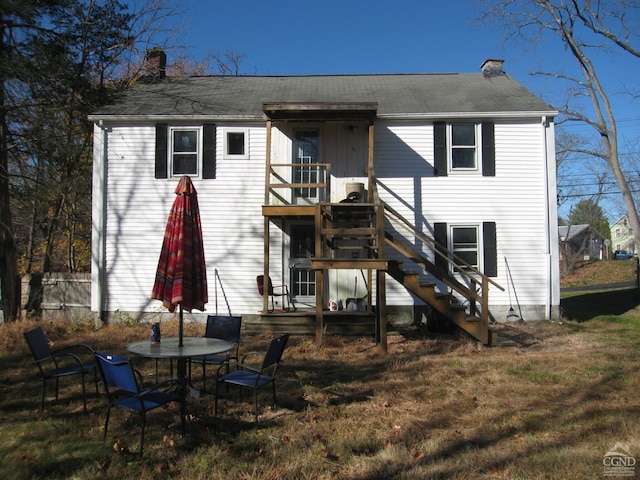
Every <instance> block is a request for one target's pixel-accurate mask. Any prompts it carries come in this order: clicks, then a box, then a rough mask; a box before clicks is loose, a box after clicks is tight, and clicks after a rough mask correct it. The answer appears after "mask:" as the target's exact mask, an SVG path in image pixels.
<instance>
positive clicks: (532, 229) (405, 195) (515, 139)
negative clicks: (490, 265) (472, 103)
mask: <svg viewBox="0 0 640 480" xmlns="http://www.w3.org/2000/svg"><path fill="white" fill-rule="evenodd" d="M375 139H376V146H375V148H376V174H377V177H378V180H379V182H380V183H381V184H383V185H384V186H385V188H384V189H380V188H379V189H378V191H379V193H380V196H381V198H382V199H383V200H384V201H385V202H387V203H388V204H389V205H391V206H392V207H393V208H394V209H396V210H398V211H399V212H400V213H402V214H403V215H404V216H405V218H406V219H407V220H409V221H411V222H412V223H413V224H415V225H417V226H418V228H420V229H422V231H424V232H425V234H426V235H429V236H433V225H434V224H435V223H437V222H444V223H446V224H447V225H462V224H479V223H481V222H483V221H491V222H496V230H497V232H496V235H497V239H496V240H497V258H498V276H497V277H496V278H495V280H496V281H497V282H498V283H499V284H500V285H502V286H503V287H505V291H504V292H502V291H500V290H499V289H497V288H492V289H491V290H490V299H491V302H492V303H497V304H501V303H502V304H508V297H507V290H506V286H507V276H506V273H505V268H504V257H507V258H508V261H509V266H510V267H511V272H512V275H513V278H514V283H515V285H516V288H517V291H518V297H519V300H520V301H521V302H522V303H523V304H532V305H544V303H545V295H546V289H545V288H540V285H541V284H543V285H546V284H548V283H549V282H550V281H551V280H550V279H549V278H547V277H546V273H547V271H548V266H547V264H546V263H545V259H546V256H545V255H546V252H547V239H548V237H547V235H548V234H547V227H546V217H545V208H544V205H545V204H546V199H545V191H546V190H545V176H546V171H545V164H544V161H543V148H544V146H543V138H542V127H541V125H540V122H539V120H538V121H534V120H531V121H519V122H515V121H510V122H508V123H507V122H506V121H505V122H496V123H495V162H496V166H495V169H496V175H495V176H492V177H482V176H476V175H473V176H468V175H450V176H447V177H435V176H433V126H432V125H430V124H427V125H422V124H417V123H415V124H414V123H409V122H407V123H404V124H392V123H390V122H389V123H387V124H381V123H377V124H376V137H375ZM391 192H392V193H391ZM416 209H417V210H416ZM407 238H409V237H408V236H407ZM409 241H410V242H411V243H415V242H414V241H413V240H412V239H411V240H409ZM426 253H427V257H428V258H430V259H431V260H432V261H433V260H434V257H433V254H432V252H426ZM386 254H387V256H389V257H392V258H393V257H394V255H393V250H392V249H391V248H390V247H387V249H386ZM426 279H427V276H426V275H425V280H426ZM430 280H431V281H432V280H433V279H430ZM439 288H441V289H442V290H443V291H446V290H447V289H446V286H444V285H439ZM407 301H411V296H410V295H409V294H408V293H407V292H406V290H405V289H404V288H403V287H401V286H400V285H399V284H397V283H395V282H393V283H391V284H390V285H389V286H388V288H387V303H388V304H390V305H403V304H406V303H407Z"/></svg>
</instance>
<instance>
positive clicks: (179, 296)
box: [151, 176, 209, 346]
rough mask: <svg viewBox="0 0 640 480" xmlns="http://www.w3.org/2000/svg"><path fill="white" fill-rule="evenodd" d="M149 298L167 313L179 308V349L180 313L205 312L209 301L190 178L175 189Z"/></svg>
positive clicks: (180, 337) (181, 321)
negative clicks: (160, 302) (195, 310)
mask: <svg viewBox="0 0 640 480" xmlns="http://www.w3.org/2000/svg"><path fill="white" fill-rule="evenodd" d="M175 192H176V195H177V196H176V199H175V201H174V202H173V206H172V207H171V211H170V212H169V219H168V221H167V228H166V230H165V233H164V241H163V243H162V251H161V252H160V260H159V261H158V269H157V271H156V281H155V283H154V284H153V291H152V293H151V298H153V299H155V300H162V304H163V305H164V306H165V307H167V308H168V309H169V311H170V312H174V311H175V310H176V306H178V305H179V306H180V323H179V345H180V346H182V344H183V343H182V331H183V325H184V321H183V317H182V315H183V310H186V311H188V312H190V311H191V310H192V309H194V308H195V309H197V310H204V305H205V304H206V303H207V302H208V301H209V297H208V293H207V269H206V265H205V261H204V245H203V243H202V227H201V225H200V210H199V208H198V195H197V193H196V189H195V187H194V186H193V183H192V182H191V178H190V177H187V176H185V177H182V178H181V179H180V182H179V183H178V186H177V187H176V190H175Z"/></svg>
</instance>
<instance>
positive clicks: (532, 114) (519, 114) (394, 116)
mask: <svg viewBox="0 0 640 480" xmlns="http://www.w3.org/2000/svg"><path fill="white" fill-rule="evenodd" d="M556 115H558V111H556V110H539V111H523V110H519V111H511V112H438V113H378V118H383V119H389V120H413V119H416V120H428V119H452V118H542V117H547V119H549V117H555V116H556Z"/></svg>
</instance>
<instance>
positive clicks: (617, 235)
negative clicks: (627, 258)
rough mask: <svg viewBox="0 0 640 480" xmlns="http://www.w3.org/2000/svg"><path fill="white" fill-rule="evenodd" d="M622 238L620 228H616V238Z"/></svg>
mask: <svg viewBox="0 0 640 480" xmlns="http://www.w3.org/2000/svg"><path fill="white" fill-rule="evenodd" d="M621 236H622V232H621V231H620V229H619V228H616V238H620V237H621Z"/></svg>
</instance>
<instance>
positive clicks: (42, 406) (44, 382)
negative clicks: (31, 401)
mask: <svg viewBox="0 0 640 480" xmlns="http://www.w3.org/2000/svg"><path fill="white" fill-rule="evenodd" d="M46 387H47V381H46V380H45V379H44V378H43V379H42V401H41V402H40V411H42V412H44V393H45V390H46Z"/></svg>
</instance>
